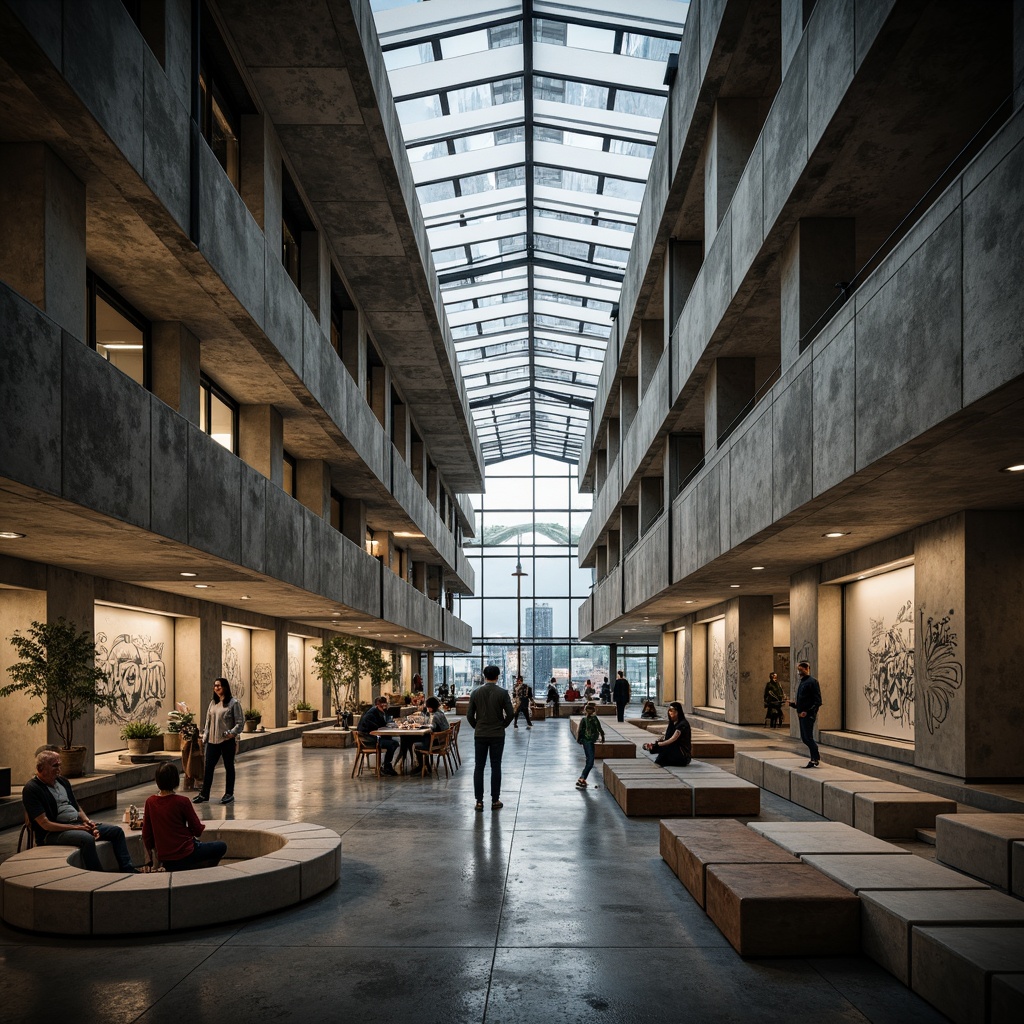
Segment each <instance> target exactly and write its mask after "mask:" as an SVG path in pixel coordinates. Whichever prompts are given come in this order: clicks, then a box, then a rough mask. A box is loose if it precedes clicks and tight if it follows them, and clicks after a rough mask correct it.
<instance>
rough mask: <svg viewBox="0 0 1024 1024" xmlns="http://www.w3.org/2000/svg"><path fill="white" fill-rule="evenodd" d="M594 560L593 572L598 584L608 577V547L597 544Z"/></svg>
mask: <svg viewBox="0 0 1024 1024" xmlns="http://www.w3.org/2000/svg"><path fill="white" fill-rule="evenodd" d="M594 559H595V562H596V564H595V570H596V572H597V579H598V582H600V581H601V580H603V579H604V578H605V576H607V575H608V545H607V544H598V546H597V547H596V548H595V549H594Z"/></svg>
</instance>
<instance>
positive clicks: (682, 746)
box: [644, 700, 691, 767]
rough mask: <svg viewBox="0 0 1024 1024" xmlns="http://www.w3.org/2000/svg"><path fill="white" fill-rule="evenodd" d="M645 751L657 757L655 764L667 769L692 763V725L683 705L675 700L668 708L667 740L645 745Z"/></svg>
mask: <svg viewBox="0 0 1024 1024" xmlns="http://www.w3.org/2000/svg"><path fill="white" fill-rule="evenodd" d="M644 750H649V751H650V752H651V753H652V754H655V755H657V756H656V757H655V758H654V763H655V764H658V765H661V766H662V767H665V766H666V765H673V766H676V767H682V766H684V765H688V764H689V763H690V756H691V755H690V751H691V744H690V723H689V722H688V721H687V720H686V715H684V714H683V705H682V704H680V703H679V701H677V700H674V701H672V703H671V704H669V706H668V725H667V726H666V728H665V738H664V739H660V740H655V741H654V742H653V743H645V744H644Z"/></svg>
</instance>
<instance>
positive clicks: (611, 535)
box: [608, 530, 622, 572]
mask: <svg viewBox="0 0 1024 1024" xmlns="http://www.w3.org/2000/svg"><path fill="white" fill-rule="evenodd" d="M621 557H622V535H621V534H620V533H619V531H618V530H609V531H608V571H609V572H611V570H612V569H614V568H615V566H617V565H618V564H619V561H620V559H621Z"/></svg>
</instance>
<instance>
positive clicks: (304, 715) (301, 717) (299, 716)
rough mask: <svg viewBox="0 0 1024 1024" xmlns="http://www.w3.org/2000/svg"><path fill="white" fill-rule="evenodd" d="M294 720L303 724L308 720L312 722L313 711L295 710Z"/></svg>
mask: <svg viewBox="0 0 1024 1024" xmlns="http://www.w3.org/2000/svg"><path fill="white" fill-rule="evenodd" d="M295 721H296V722H298V723H299V725H305V724H307V723H309V722H312V721H313V712H312V711H296V712H295Z"/></svg>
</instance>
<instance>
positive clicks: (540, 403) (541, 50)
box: [371, 0, 688, 463]
mask: <svg viewBox="0 0 1024 1024" xmlns="http://www.w3.org/2000/svg"><path fill="white" fill-rule="evenodd" d="M371 6H372V7H373V10H374V13H375V18H376V24H377V32H378V35H379V37H380V42H381V48H382V50H383V52H384V61H385V66H386V67H387V69H388V74H389V78H390V82H391V88H392V92H393V94H394V97H395V103H396V106H397V109H398V114H399V118H400V121H401V124H402V130H403V132H404V135H405V143H406V147H407V150H408V154H409V160H410V163H411V166H412V172H413V178H414V180H415V182H416V192H417V196H418V198H419V202H420V206H421V209H422V213H423V218H424V223H425V225H426V228H427V235H428V238H429V240H430V246H431V252H432V256H433V260H434V267H435V269H436V271H437V274H438V279H439V281H440V285H441V290H442V296H443V301H444V307H445V312H446V315H447V319H448V323H449V327H450V328H451V332H452V337H453V340H454V341H455V348H456V352H457V354H458V358H459V363H460V366H461V368H462V372H463V375H464V378H465V383H466V388H467V393H468V396H469V402H470V407H471V410H472V415H473V417H474V419H475V421H476V426H477V430H478V432H479V435H480V439H481V443H482V445H483V452H484V458H485V460H486V461H487V462H488V463H496V462H501V461H502V460H505V459H509V458H513V457H517V456H521V455H523V454H524V453H533V454H536V455H539V456H545V457H548V458H553V459H557V460H560V461H563V462H575V461H576V460H577V459H578V458H579V453H580V446H581V443H582V439H583V437H584V434H585V431H586V424H587V418H588V415H589V411H590V407H591V405H592V403H593V399H594V393H595V389H596V386H597V381H598V377H599V375H600V372H601V364H602V362H603V359H604V353H605V347H606V345H607V339H608V337H609V334H610V332H611V326H612V324H611V320H610V313H611V309H612V305H613V303H615V302H617V301H618V298H619V291H620V288H621V284H622V275H623V270H624V268H625V264H626V260H627V257H628V255H629V248H630V245H631V244H632V238H633V230H634V227H635V224H636V218H637V215H638V213H639V210H640V202H641V200H642V199H643V194H644V189H645V187H646V182H647V176H648V173H649V169H650V161H651V157H652V156H653V153H654V145H655V142H656V141H657V136H658V131H659V128H660V125H661V117H662V113H663V111H664V106H665V98H666V96H667V93H668V89H667V87H666V86H665V85H664V84H663V81H664V73H665V63H666V61H667V60H668V58H669V56H670V55H671V54H673V53H678V51H679V47H680V40H681V35H682V31H683V24H684V22H685V20H686V13H687V9H688V3H687V2H685V0H633V2H631V3H629V4H622V3H619V2H615V3H613V2H612V0H599V2H598V3H584V2H583V0H558V2H552V0H546V2H545V0H533V2H529V3H524V2H505V3H499V2H498V0H473V2H472V3H470V2H468V0H427V2H415V0H371ZM524 22H528V23H529V24H525V25H524Z"/></svg>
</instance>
